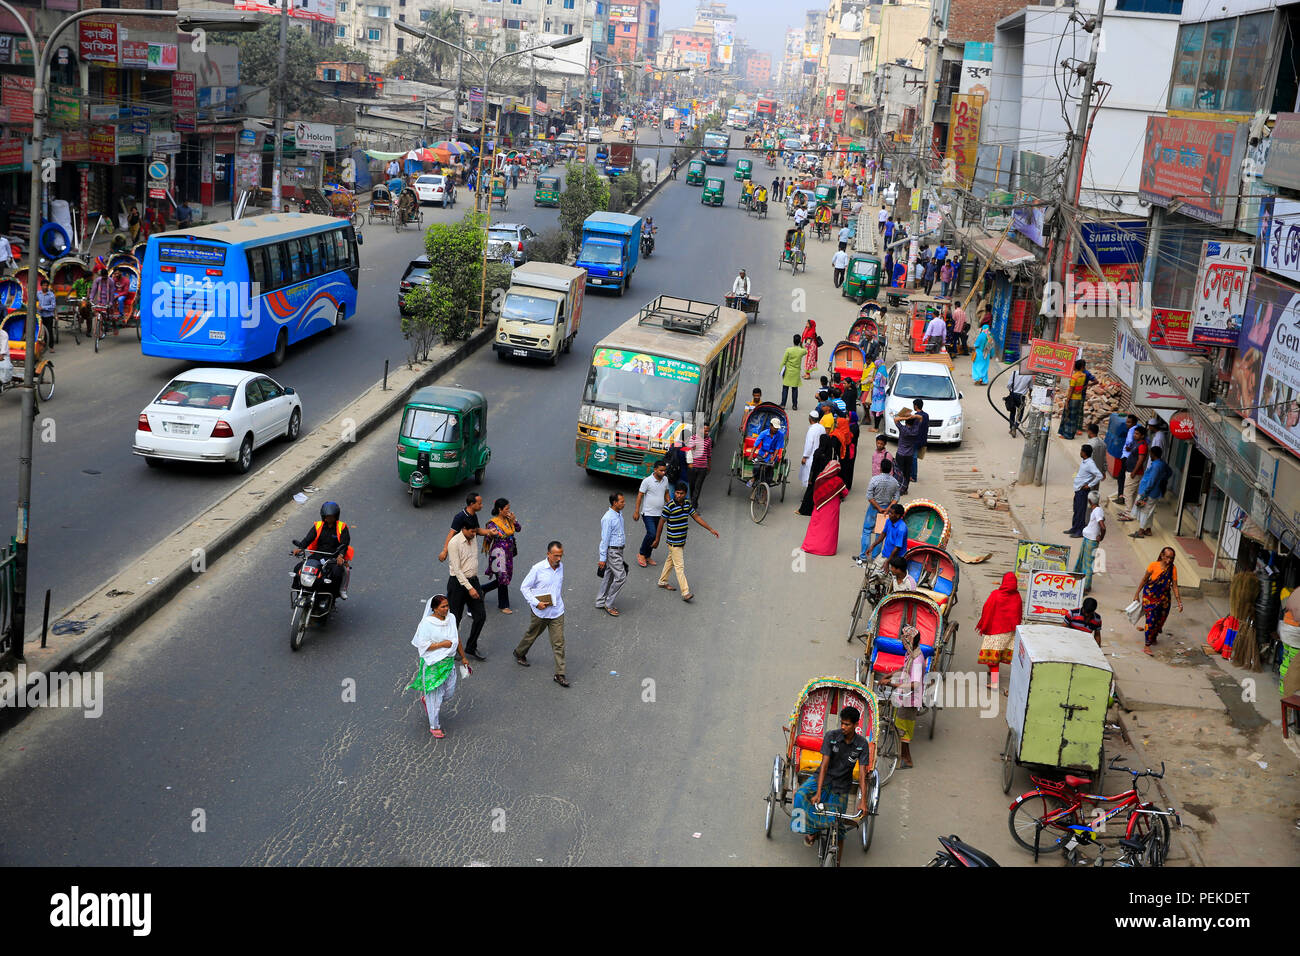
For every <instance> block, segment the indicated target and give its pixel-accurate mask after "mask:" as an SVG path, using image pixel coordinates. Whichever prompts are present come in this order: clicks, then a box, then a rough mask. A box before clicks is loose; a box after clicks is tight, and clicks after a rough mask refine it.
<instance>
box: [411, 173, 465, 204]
mask: <svg viewBox="0 0 1300 956" xmlns="http://www.w3.org/2000/svg"><path fill="white" fill-rule="evenodd" d="M415 195H416V196H417V197H418V198H419V200H420V202H422V203H426V202H436V203H440V204H441V205H442V208H444V209H446V208H447V207H448V206H454V205H456V187H455V186H453V185H452V184H451V183H449V182H447V177H446V176H442V175H439V174H438V173H426V174H425V175H423V176H420V177H419V178H418V179H416V180H415Z"/></svg>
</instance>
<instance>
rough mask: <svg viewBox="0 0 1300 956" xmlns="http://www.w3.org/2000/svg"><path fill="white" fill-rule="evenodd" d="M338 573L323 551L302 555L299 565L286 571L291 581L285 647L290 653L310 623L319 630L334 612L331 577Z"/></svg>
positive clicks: (301, 639) (303, 636)
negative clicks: (286, 642)
mask: <svg viewBox="0 0 1300 956" xmlns="http://www.w3.org/2000/svg"><path fill="white" fill-rule="evenodd" d="M290 554H293V552H290ZM342 573H344V572H343V568H341V567H340V566H339V565H338V564H336V563H335V561H334V557H333V555H331V554H328V553H326V552H323V551H307V552H305V553H304V554H303V556H302V565H301V566H300V567H298V568H297V569H296V570H294V571H290V572H289V574H290V576H291V577H292V578H293V583H292V584H290V585H289V605H290V606H291V607H292V608H293V617H292V618H290V620H289V646H290V647H291V648H292V649H293V650H295V651H296V650H298V649H299V648H301V647H302V642H303V639H304V638H305V637H306V636H307V625H308V624H309V623H311V622H312V621H313V620H314V621H316V622H317V623H318V624H319V625H320V626H321V627H325V626H326V625H328V624H329V617H330V614H331V612H333V610H334V592H333V590H332V589H331V585H332V584H333V581H334V578H333V575H334V574H342Z"/></svg>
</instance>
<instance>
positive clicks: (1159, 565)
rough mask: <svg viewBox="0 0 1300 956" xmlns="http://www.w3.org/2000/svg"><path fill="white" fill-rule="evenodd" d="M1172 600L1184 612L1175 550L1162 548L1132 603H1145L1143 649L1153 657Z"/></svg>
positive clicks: (1143, 608) (1143, 604)
mask: <svg viewBox="0 0 1300 956" xmlns="http://www.w3.org/2000/svg"><path fill="white" fill-rule="evenodd" d="M1171 598H1172V600H1175V601H1177V602H1178V610H1180V611H1181V610H1182V609H1183V596H1182V594H1181V593H1179V590H1178V569H1177V568H1175V567H1174V549H1173V548H1161V549H1160V554H1159V556H1158V557H1157V558H1156V559H1155V560H1154V561H1152V562H1151V563H1150V564H1149V565H1147V573H1146V574H1144V575H1142V580H1141V582H1139V584H1138V587H1137V593H1136V594H1134V595H1133V600H1135V601H1139V600H1140V601H1141V602H1142V612H1143V613H1144V614H1145V615H1146V643H1145V646H1144V647H1143V648H1142V650H1143V651H1144V652H1145V653H1147V654H1150V653H1151V648H1152V647H1153V646H1154V645H1155V643H1156V638H1157V637H1159V636H1160V632H1161V631H1162V630H1164V627H1165V619H1166V618H1168V617H1169V607H1170V603H1171Z"/></svg>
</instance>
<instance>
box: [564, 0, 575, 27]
mask: <svg viewBox="0 0 1300 956" xmlns="http://www.w3.org/2000/svg"><path fill="white" fill-rule="evenodd" d="M564 9H566V10H572V9H573V0H564ZM569 32H570V33H572V32H573V29H572V28H570V29H569Z"/></svg>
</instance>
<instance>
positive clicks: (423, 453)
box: [407, 441, 433, 508]
mask: <svg viewBox="0 0 1300 956" xmlns="http://www.w3.org/2000/svg"><path fill="white" fill-rule="evenodd" d="M431 451H433V446H432V445H431V444H429V443H428V442H427V441H422V442H420V446H419V450H418V451H417V452H416V455H415V468H414V469H413V470H412V471H411V477H410V479H409V480H408V482H407V484H408V485H410V489H411V504H412V505H414V506H415V507H417V508H418V507H420V505H422V504H424V489H425V488H427V487H428V486H429V476H430V474H431V467H430V465H429V457H430V456H429V453H430V452H431Z"/></svg>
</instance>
